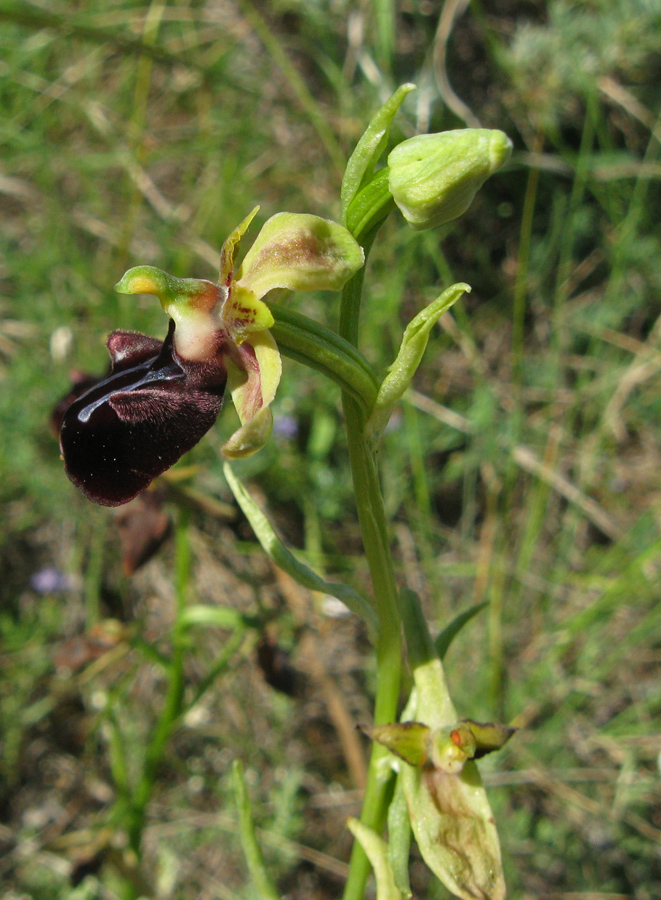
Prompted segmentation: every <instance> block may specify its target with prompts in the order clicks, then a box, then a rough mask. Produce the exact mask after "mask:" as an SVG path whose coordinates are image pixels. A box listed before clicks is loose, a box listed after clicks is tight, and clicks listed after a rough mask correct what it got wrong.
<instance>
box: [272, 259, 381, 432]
mask: <svg viewBox="0 0 661 900" xmlns="http://www.w3.org/2000/svg"><path fill="white" fill-rule="evenodd" d="M361 271H362V270H361ZM354 277H355V276H354ZM267 306H268V308H269V309H270V310H271V313H272V314H273V318H274V319H275V325H273V326H272V328H271V333H272V334H273V337H274V338H275V340H276V343H277V345H278V347H279V349H280V350H281V351H282V352H283V353H284V354H285V355H286V356H289V357H290V358H291V359H295V360H296V361H297V362H302V363H305V364H306V365H308V366H311V367H312V368H313V369H317V370H318V371H319V372H323V374H324V375H326V376H327V377H328V378H330V379H332V380H333V381H335V382H336V383H337V384H339V385H340V387H341V388H342V390H343V391H345V392H346V393H347V394H349V395H350V396H351V397H352V399H354V400H355V401H356V402H357V404H358V406H359V407H360V411H361V414H362V415H363V416H368V415H369V413H370V412H371V410H372V407H373V406H374V402H375V400H376V395H377V391H378V387H379V384H378V381H377V378H376V375H375V374H374V371H373V370H372V368H371V366H370V364H369V363H368V362H367V360H366V359H365V357H364V356H363V355H362V353H360V351H359V350H357V349H356V347H355V346H353V345H352V344H351V343H349V341H347V340H345V339H344V338H342V337H339V335H337V334H335V333H334V332H332V331H330V330H329V329H328V328H324V326H323V325H320V324H319V323H318V322H314V321H313V320H312V319H309V318H308V317H307V316H303V315H301V314H300V313H297V312H294V311H293V310H291V309H285V308H284V307H282V306H278V305H277V304H275V303H273V304H271V303H267Z"/></svg>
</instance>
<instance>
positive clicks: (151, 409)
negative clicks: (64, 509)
mask: <svg viewBox="0 0 661 900" xmlns="http://www.w3.org/2000/svg"><path fill="white" fill-rule="evenodd" d="M173 338H174V322H170V328H169V331H168V335H167V337H166V339H165V341H163V342H162V343H161V342H160V341H157V340H155V339H154V338H149V337H147V336H145V335H141V334H137V333H131V332H113V334H111V335H110V337H109V338H108V349H109V351H110V355H111V358H112V368H111V372H110V374H109V375H108V377H107V378H104V379H103V380H102V381H100V382H99V383H98V384H96V385H94V386H93V387H92V388H91V389H90V390H88V391H87V392H86V393H84V394H83V395H82V396H80V397H78V398H77V399H75V400H74V401H73V403H72V404H71V405H70V406H69V408H68V409H67V411H66V413H65V414H64V418H63V421H62V427H61V430H60V449H61V452H62V455H63V456H64V461H65V469H66V472H67V475H68V476H69V478H70V479H71V481H72V482H73V483H74V484H75V485H76V487H78V488H79V490H80V491H81V492H82V493H83V494H84V495H85V496H86V497H87V498H88V499H90V500H93V501H94V502H95V503H100V504H102V505H104V506H119V505H121V504H123V503H127V502H128V501H129V500H132V499H133V497H135V496H136V495H137V494H139V493H140V492H141V491H143V490H144V489H145V488H146V487H147V486H148V485H149V484H150V483H151V481H153V479H154V478H156V477H157V476H158V475H160V474H162V473H163V472H164V471H165V470H166V469H169V468H170V466H172V465H173V464H174V463H175V462H177V460H178V459H179V458H180V457H181V456H182V455H183V454H184V453H186V452H187V451H188V450H190V449H191V448H192V447H193V446H195V444H196V443H197V442H198V441H199V440H200V438H202V437H203V435H204V434H206V432H207V431H208V430H209V428H211V426H212V425H213V423H214V422H215V420H216V418H217V416H218V413H219V412H220V408H221V406H222V402H223V394H224V391H225V383H226V373H225V367H224V363H223V360H222V356H221V355H220V354H217V355H216V357H215V358H214V359H212V360H210V361H208V362H205V363H188V362H186V361H184V360H182V359H180V358H179V357H178V355H177V352H176V349H175V347H174V343H173Z"/></svg>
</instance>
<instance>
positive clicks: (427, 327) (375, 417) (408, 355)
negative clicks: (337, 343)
mask: <svg viewBox="0 0 661 900" xmlns="http://www.w3.org/2000/svg"><path fill="white" fill-rule="evenodd" d="M469 291H470V287H469V286H468V285H467V284H462V283H459V284H453V285H452V287H449V288H447V289H446V290H445V291H443V293H442V294H441V295H440V297H437V298H436V300H434V302H433V303H430V304H429V306H427V307H426V308H425V309H423V310H422V311H421V312H419V313H418V315H417V316H416V317H415V318H414V319H412V320H411V321H410V322H409V324H408V325H407V326H406V330H405V331H404V336H403V337H402V344H401V346H400V348H399V353H398V354H397V358H396V359H395V361H394V363H393V364H392V365H391V366H390V368H389V369H388V373H387V375H386V377H385V378H384V379H383V382H382V384H381V387H380V388H379V393H378V394H377V398H376V403H375V404H374V410H373V412H372V415H371V416H370V419H369V421H368V423H367V429H368V432H369V433H370V434H371V435H372V436H373V437H378V436H379V435H380V434H381V432H382V431H383V429H384V428H385V426H386V425H387V424H388V419H389V418H390V414H391V413H392V411H393V408H394V406H395V404H396V403H397V401H398V400H401V398H402V397H403V396H404V394H405V393H406V391H407V389H408V387H409V385H410V384H411V379H412V378H413V376H414V375H415V373H416V370H417V368H418V366H419V365H420V361H421V359H422V355H423V353H424V352H425V348H426V347H427V341H428V340H429V332H430V331H431V329H432V328H433V326H434V325H435V324H436V322H438V320H439V319H440V318H441V316H442V315H443V313H444V312H446V310H448V309H449V308H450V307H451V306H452V305H453V304H454V303H456V301H457V300H458V299H459V297H461V295H462V294H463V293H464V292H469Z"/></svg>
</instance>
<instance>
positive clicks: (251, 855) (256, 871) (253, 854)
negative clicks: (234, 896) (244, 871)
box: [232, 759, 280, 900]
mask: <svg viewBox="0 0 661 900" xmlns="http://www.w3.org/2000/svg"><path fill="white" fill-rule="evenodd" d="M232 772H233V776H234V799H235V801H236V807H237V810H238V812H239V833H240V837H241V846H242V847H243V853H244V856H245V858H246V864H247V866H248V871H249V872H250V878H251V879H252V882H253V884H254V886H255V888H256V890H257V892H258V895H259V897H261V898H262V900H280V894H279V893H278V891H277V889H276V887H275V885H274V884H273V882H272V881H271V878H270V876H269V874H268V872H267V871H266V866H265V865H264V860H263V858H262V851H261V850H260V849H259V844H258V843H257V838H256V837H255V826H254V824H253V820H252V810H251V809H250V800H249V799H248V791H247V789H246V781H245V778H244V775H243V766H242V765H241V761H240V760H238V759H235V760H234V765H233V767H232Z"/></svg>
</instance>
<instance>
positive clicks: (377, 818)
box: [340, 270, 402, 900]
mask: <svg viewBox="0 0 661 900" xmlns="http://www.w3.org/2000/svg"><path fill="white" fill-rule="evenodd" d="M362 284H363V270H361V271H360V272H358V273H357V274H356V275H355V276H354V277H353V278H352V279H351V281H349V282H348V284H347V285H346V287H345V288H344V292H343V295H342V309H341V313H340V333H341V334H342V336H343V337H344V338H346V339H347V340H349V341H350V342H351V343H354V344H355V343H356V342H357V336H358V321H359V307H360V298H361V293H362ZM342 402H343V406H344V416H345V421H346V428H347V441H348V445H349V459H350V463H351V473H352V477H353V484H354V493H355V499H356V507H357V510H358V520H359V522H360V528H361V533H362V538H363V545H364V547H365V555H366V557H367V562H368V565H369V569H370V575H371V578H372V587H373V590H374V600H375V606H376V611H377V616H378V620H379V626H378V633H377V640H376V659H377V687H376V699H375V708H374V723H375V725H384V724H387V723H389V722H394V721H395V720H396V717H397V702H398V699H399V685H400V678H401V668H402V645H401V617H400V612H399V597H398V592H397V584H396V581H395V572H394V568H393V562H392V556H391V554H390V542H389V535H388V520H387V517H386V511H385V507H384V504H383V497H382V495H381V488H380V485H379V477H378V471H377V465H376V457H375V452H374V446H373V444H372V442H371V441H370V440H369V439H368V438H366V436H365V418H364V416H363V415H362V412H361V410H360V407H359V406H358V404H357V403H356V401H355V400H354V399H353V398H352V397H351V396H350V395H349V394H348V393H346V392H344V393H343V395H342ZM386 753H387V751H386V750H385V748H384V747H382V746H380V745H379V744H376V743H375V744H374V745H373V747H372V755H371V758H370V765H369V770H368V775H367V786H366V788H365V799H364V802H363V810H362V814H361V822H362V823H363V824H364V825H367V826H369V827H370V828H373V829H374V830H375V831H377V832H380V831H381V830H382V829H383V826H384V824H385V819H386V814H387V806H388V801H389V798H390V788H391V782H392V779H391V778H389V777H388V774H387V773H384V772H383V771H382V767H381V765H380V761H381V760H382V759H383V757H384V756H385V755H386ZM369 872H370V864H369V862H368V860H367V857H366V855H365V852H364V851H363V849H362V847H361V846H360V845H359V844H358V843H354V847H353V851H352V854H351V864H350V870H349V877H348V880H347V884H346V888H345V892H344V900H362V897H363V896H364V893H365V884H366V882H367V878H368V876H369Z"/></svg>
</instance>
